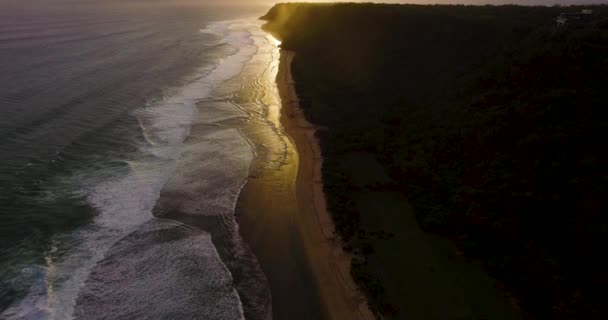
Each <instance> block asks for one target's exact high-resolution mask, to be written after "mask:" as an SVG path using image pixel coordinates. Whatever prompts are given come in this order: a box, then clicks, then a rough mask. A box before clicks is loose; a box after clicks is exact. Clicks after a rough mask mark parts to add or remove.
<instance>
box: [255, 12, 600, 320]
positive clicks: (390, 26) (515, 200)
mask: <svg viewBox="0 0 608 320" xmlns="http://www.w3.org/2000/svg"><path fill="white" fill-rule="evenodd" d="M582 9H592V10H594V15H596V16H595V17H594V19H592V21H589V22H588V23H584V24H582V25H576V27H567V28H557V27H556V25H555V21H556V18H557V17H558V16H559V15H560V14H561V13H563V12H580V11H581V10H582ZM607 14H608V7H606V6H594V7H521V6H498V7H496V6H418V5H374V4H339V5H308V4H288V5H277V6H275V7H274V8H272V9H271V10H270V12H269V13H268V14H267V15H266V16H265V17H263V19H265V20H268V24H267V25H266V28H267V29H268V30H270V31H271V32H273V33H275V34H278V35H279V36H280V37H281V38H282V40H283V44H282V46H283V48H285V49H289V50H293V51H295V52H296V53H297V56H296V59H295V60H294V64H293V72H294V77H295V80H296V82H297V84H296V86H297V91H298V95H299V98H300V99H301V103H300V104H301V107H302V108H303V109H304V112H305V114H306V116H307V118H308V119H309V120H310V121H311V122H313V123H314V124H316V125H318V126H320V127H322V128H324V129H323V130H320V131H319V132H318V136H319V138H320V141H321V145H322V151H323V155H324V158H325V160H324V167H323V174H324V183H325V192H326V194H327V201H328V206H329V208H330V209H331V211H332V214H333V215H334V220H335V222H336V225H337V229H338V232H339V234H340V235H341V236H342V237H343V238H344V239H345V240H346V241H347V244H346V245H345V249H346V250H351V251H354V252H355V253H356V254H357V257H356V258H355V259H354V260H353V264H352V267H353V268H352V274H353V276H354V278H355V280H357V281H358V283H359V285H360V286H361V287H362V288H363V289H364V290H365V291H366V292H367V294H368V297H369V299H370V304H371V306H372V308H373V309H374V310H375V311H376V312H378V313H382V314H384V315H385V316H388V317H389V318H407V317H408V316H410V315H411V316H412V317H413V318H425V319H432V318H442V319H446V315H442V314H441V312H435V311H433V310H430V309H433V308H432V307H437V308H441V307H442V306H444V305H443V303H444V302H443V300H442V299H444V300H445V301H448V300H449V301H450V302H449V304H450V305H449V306H448V307H446V308H453V309H450V310H456V311H455V313H452V314H451V315H450V316H451V317H456V316H457V315H459V316H462V317H464V318H467V319H469V318H479V319H482V318H489V319H495V318H496V316H495V315H501V316H503V315H504V316H506V315H507V313H504V312H503V311H501V310H502V309H501V308H502V307H499V306H496V307H491V306H489V304H488V303H486V302H487V301H489V300H488V299H490V300H491V299H493V298H492V297H483V295H482V294H480V293H481V292H482V291H480V290H481V289H479V288H482V287H484V288H485V287H488V286H489V287H492V288H493V289H494V291H498V292H499V294H500V295H501V296H502V299H503V300H504V301H507V304H508V305H510V310H512V311H513V310H515V312H514V313H515V314H516V315H515V317H516V316H517V314H519V316H524V317H530V318H534V317H536V318H540V319H548V318H551V319H599V318H604V317H605V313H606V312H605V310H604V307H603V305H604V304H605V301H604V300H603V299H602V297H603V296H604V295H603V294H602V292H603V288H605V287H606V286H608V277H606V272H605V270H606V269H607V267H608V259H607V257H606V254H605V253H604V252H605V249H604V245H603V244H604V243H606V242H607V241H608V239H607V232H608V219H607V217H606V212H607V211H606V209H607V206H606V204H607V203H606V198H607V197H606V190H607V189H608V172H607V169H606V166H605V163H607V162H608V161H607V160H608V154H607V153H606V148H605V140H604V139H603V138H602V137H603V136H604V134H605V133H604V131H605V128H606V127H608V121H607V113H608V111H607V108H606V107H607V106H608V91H607V90H606V88H607V87H608V60H606V57H608V21H607V20H606V15H607ZM374 163H375V164H374ZM410 205H411V207H410ZM418 226H420V228H422V229H423V230H425V232H430V233H425V232H422V231H420V228H419V227H418ZM436 235H441V236H442V237H441V238H437V236H436ZM445 239H450V240H451V241H447V240H445ZM417 244H419V245H417ZM463 255H464V256H463ZM415 259H417V260H415ZM467 260H470V261H473V262H472V263H469V266H471V265H472V266H473V267H466V268H465V269H462V270H471V268H474V267H479V268H480V270H481V268H482V267H483V269H485V270H487V271H488V272H489V273H490V274H491V275H492V276H493V277H495V279H496V280H495V281H494V280H491V281H490V280H488V278H485V277H483V276H476V275H472V274H471V275H467V274H466V273H467V272H468V271H462V272H460V271H459V272H456V273H453V271H454V270H460V269H458V268H460V266H462V263H466V261H467ZM412 261H424V262H420V263H412ZM459 261H464V262H462V263H461V262H459ZM475 261H478V262H479V264H478V265H476V264H475V263H474V262H475ZM452 264H454V265H452ZM409 274H418V275H422V276H421V277H419V278H418V279H420V280H419V282H416V281H415V279H412V277H411V276H409V277H408V276H407V275H409ZM433 274H438V276H433ZM476 281H479V282H476ZM488 281H490V282H488ZM473 283H480V284H479V285H471V284H473ZM425 284H429V286H427V287H428V288H427V287H425ZM448 287H449V288H451V289H446V290H447V291H444V292H442V293H440V292H438V291H434V290H440V289H441V288H448ZM469 287H470V288H469ZM412 288H414V289H412ZM425 288H427V289H425ZM496 288H498V290H496ZM478 289H479V290H478ZM416 290H418V291H416ZM424 290H427V291H428V292H426V291H424ZM450 290H452V291H450ZM488 290H490V289H488ZM460 292H464V293H465V295H466V296H465V297H460V298H458V299H462V300H458V299H455V300H454V299H451V298H450V297H453V296H457V294H456V293H460ZM488 292H489V291H488ZM451 294H453V295H451ZM433 295H436V300H435V301H431V299H430V298H429V297H433ZM427 298H429V299H428V300H425V299H427ZM486 298H487V299H486ZM492 301H493V300H492ZM446 303H448V302H446ZM416 316H418V317H416ZM450 316H447V318H450Z"/></svg>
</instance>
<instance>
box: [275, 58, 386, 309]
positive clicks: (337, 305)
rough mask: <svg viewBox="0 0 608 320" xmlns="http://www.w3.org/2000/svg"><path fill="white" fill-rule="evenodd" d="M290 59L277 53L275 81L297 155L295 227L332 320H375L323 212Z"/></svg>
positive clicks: (309, 130) (315, 148)
mask: <svg viewBox="0 0 608 320" xmlns="http://www.w3.org/2000/svg"><path fill="white" fill-rule="evenodd" d="M294 57H295V52H292V51H288V50H281V56H280V62H279V71H278V74H277V79H276V82H277V88H278V90H279V95H280V97H281V101H282V108H281V124H282V126H283V129H284V130H285V132H286V133H287V135H288V137H289V138H290V139H291V141H292V142H293V144H294V145H295V148H296V150H297V158H298V168H297V176H296V181H295V184H296V198H297V206H298V214H297V222H298V226H299V227H300V230H301V233H302V238H303V241H304V245H305V248H306V253H307V255H308V258H309V260H310V263H311V268H312V271H313V273H314V276H315V277H316V282H317V284H318V289H319V294H320V296H321V297H320V298H321V300H322V304H323V305H324V306H325V309H326V312H327V314H328V316H329V318H330V319H375V317H374V316H373V314H372V312H371V311H370V310H369V308H368V306H367V299H366V298H365V296H364V295H363V293H362V292H361V290H359V288H358V287H357V285H356V284H355V282H354V281H353V279H352V276H351V275H350V261H351V256H350V255H349V254H347V253H346V252H345V251H344V250H343V249H342V245H341V243H340V240H339V238H337V237H336V235H335V233H334V224H333V220H332V217H331V215H330V213H329V212H328V211H327V208H326V202H325V195H324V193H323V180H322V175H321V168H322V164H323V158H322V156H321V149H320V146H319V143H318V141H317V138H316V136H315V131H316V129H315V127H314V126H313V125H312V124H311V123H309V122H308V121H307V120H306V118H305V116H304V114H303V113H302V110H301V109H300V107H299V103H298V97H297V94H296V90H295V86H294V80H293V78H292V73H291V63H292V61H293V59H294Z"/></svg>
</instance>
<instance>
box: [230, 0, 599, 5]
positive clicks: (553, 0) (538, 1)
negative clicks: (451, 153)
mask: <svg viewBox="0 0 608 320" xmlns="http://www.w3.org/2000/svg"><path fill="white" fill-rule="evenodd" d="M224 1H226V0H224ZM258 1H260V2H262V3H268V4H270V5H271V4H273V3H276V2H277V1H272V0H258ZM251 2H253V1H251ZM278 2H282V1H278ZM285 2H289V1H285ZM303 2H336V1H331V0H328V1H324V0H312V1H303ZM340 2H342V1H340ZM344 2H385V3H416V4H434V3H437V4H524V5H555V4H560V5H569V4H590V3H594V4H608V0H385V1H370V0H353V1H344Z"/></svg>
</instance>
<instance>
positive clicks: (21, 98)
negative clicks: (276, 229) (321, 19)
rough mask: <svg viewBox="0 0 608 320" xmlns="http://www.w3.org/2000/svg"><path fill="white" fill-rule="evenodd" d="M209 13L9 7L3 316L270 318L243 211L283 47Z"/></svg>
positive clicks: (0, 56) (0, 180)
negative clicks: (255, 131) (252, 132)
mask: <svg viewBox="0 0 608 320" xmlns="http://www.w3.org/2000/svg"><path fill="white" fill-rule="evenodd" d="M193 3H195V2H193ZM193 3H189V4H184V3H182V4H172V2H162V1H122V2H120V1H88V0H76V1H60V0H50V1H40V0H38V1H36V0H32V1H0V137H1V138H0V215H1V219H2V220H1V221H2V222H0V319H105V318H107V317H108V316H109V315H111V317H110V318H112V319H141V318H146V319H160V318H164V319H243V318H244V317H247V319H269V318H270V317H271V314H272V310H271V295H270V291H269V289H268V284H267V280H266V277H265V275H264V274H263V273H262V271H261V268H260V266H259V264H258V263H257V260H256V258H255V256H254V255H253V254H252V253H251V251H250V250H249V248H248V247H247V245H246V244H245V243H244V242H243V240H242V239H241V236H240V235H239V226H238V224H237V222H236V218H235V205H236V201H237V198H238V196H239V192H240V191H241V188H242V187H243V185H244V183H245V182H246V181H247V177H248V175H249V174H250V166H251V163H252V161H253V159H254V158H255V157H256V156H257V155H258V153H259V152H260V151H259V150H258V149H259V148H258V147H256V146H255V145H254V143H252V142H251V141H250V139H249V138H248V137H247V136H246V135H245V134H244V133H243V132H244V131H243V130H242V128H243V127H244V126H247V125H248V123H251V122H252V121H253V122H255V121H257V120H255V119H260V118H263V115H264V112H265V108H266V106H265V105H264V103H263V101H262V100H263V96H264V94H262V93H263V92H262V93H260V92H257V94H251V92H244V91H245V90H251V89H250V88H249V87H247V86H245V85H242V84H247V83H249V84H252V83H253V84H256V85H257V88H258V89H257V90H262V91H263V90H269V89H268V88H269V86H270V85H271V83H270V82H269V81H271V80H272V77H271V76H269V72H270V73H272V72H276V70H275V69H276V65H274V64H270V63H266V61H267V60H269V59H270V58H272V59H278V56H277V53H278V49H277V48H276V43H275V42H274V41H273V39H272V38H271V37H270V36H268V35H267V34H265V33H264V32H263V31H261V29H260V26H261V22H259V21H258V20H257V19H256V17H257V16H260V15H261V14H262V13H263V12H264V8H243V7H238V9H237V7H212V6H204V5H195V4H193ZM262 55H263V56H262ZM248 66H249V67H248ZM246 67H248V68H249V69H250V72H247V73H243V72H242V71H243V70H244V68H246ZM269 68H273V69H272V70H269ZM235 79H236V80H235ZM261 81H266V83H265V84H260V82H261ZM260 88H261V89H260ZM272 94H274V93H272ZM245 97H249V98H245ZM262 152H263V151H262Z"/></svg>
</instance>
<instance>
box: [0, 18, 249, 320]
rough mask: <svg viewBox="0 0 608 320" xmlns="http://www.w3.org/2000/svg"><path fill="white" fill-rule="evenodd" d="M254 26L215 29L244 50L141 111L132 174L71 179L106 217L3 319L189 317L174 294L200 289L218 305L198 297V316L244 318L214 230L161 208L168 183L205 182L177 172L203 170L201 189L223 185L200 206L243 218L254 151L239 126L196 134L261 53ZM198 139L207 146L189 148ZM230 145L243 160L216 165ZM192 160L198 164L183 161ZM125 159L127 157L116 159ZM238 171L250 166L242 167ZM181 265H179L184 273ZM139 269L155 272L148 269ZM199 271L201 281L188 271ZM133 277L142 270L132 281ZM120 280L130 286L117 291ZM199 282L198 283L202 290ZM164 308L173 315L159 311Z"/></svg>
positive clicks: (72, 240) (112, 170)
mask: <svg viewBox="0 0 608 320" xmlns="http://www.w3.org/2000/svg"><path fill="white" fill-rule="evenodd" d="M254 25H255V23H251V22H239V23H236V22H235V21H228V22H218V23H214V24H211V25H210V26H208V27H207V29H209V30H221V32H223V34H221V36H222V37H223V38H222V40H221V41H222V42H223V43H224V44H225V45H228V46H231V47H232V48H234V50H233V51H232V52H231V53H232V54H230V55H228V56H226V57H224V58H223V59H220V60H219V61H217V62H216V63H215V64H213V65H211V66H205V67H202V68H200V69H199V70H197V72H195V73H194V74H193V75H192V76H191V77H190V78H189V80H188V81H185V83H186V84H185V85H184V86H182V87H180V88H175V89H173V90H172V93H171V94H170V95H166V97H165V98H163V99H161V100H159V101H155V102H154V103H151V104H149V105H148V106H146V107H144V108H141V109H138V110H136V111H135V112H133V116H134V117H135V118H136V119H137V120H138V125H139V127H140V128H141V130H142V136H144V137H145V139H144V143H143V144H142V145H141V146H139V148H138V151H137V152H136V154H135V155H130V156H129V157H128V160H125V163H127V164H128V165H127V166H126V167H125V168H124V169H122V170H116V167H115V166H109V167H107V168H101V169H100V168H94V171H87V170H84V171H83V172H78V173H75V174H74V176H73V177H71V179H72V180H73V181H74V183H75V184H76V185H78V186H79V187H77V188H74V189H75V190H74V191H73V192H74V196H75V197H82V198H84V199H86V201H87V202H88V203H89V205H90V206H92V207H93V208H95V210H96V211H97V214H96V216H95V217H94V219H93V221H92V222H91V223H90V224H89V225H87V226H85V227H82V228H80V229H78V230H76V231H75V232H72V233H69V234H63V235H57V236H56V237H55V238H54V240H53V241H56V242H57V243H60V244H61V245H60V246H61V247H62V248H67V249H66V251H65V252H61V253H57V252H52V251H51V252H48V254H47V257H46V265H45V266H44V267H37V268H36V270H38V271H37V272H36V274H35V277H36V279H37V280H36V281H35V282H34V285H33V286H32V287H31V288H30V292H29V294H28V295H27V296H26V297H25V298H24V299H22V300H21V301H19V302H17V303H16V304H13V305H12V306H11V307H9V308H8V309H7V310H5V311H4V312H3V313H2V314H1V315H0V318H1V319H71V318H74V317H76V318H85V319H92V317H94V316H95V315H96V314H97V315H98V316H99V315H100V314H98V313H91V312H99V310H100V309H98V308H100V307H99V306H101V305H103V303H106V302H107V303H110V301H115V300H113V299H120V301H123V302H124V304H114V305H112V308H114V309H111V310H115V311H116V312H117V314H120V312H127V311H128V310H127V309H120V308H129V307H132V306H133V303H142V301H141V300H139V299H149V300H146V301H147V303H148V304H149V305H150V306H151V308H150V309H149V310H148V311H150V312H151V311H154V312H156V313H151V314H150V315H152V316H158V314H159V312H160V313H163V312H169V313H170V314H167V315H169V316H170V315H175V316H177V317H178V318H184V317H181V316H179V314H180V313H179V312H180V311H179V310H176V309H174V308H172V307H171V305H169V304H167V303H168V302H167V301H169V300H170V298H171V297H173V298H174V299H180V298H179V297H182V298H183V299H186V300H187V299H192V297H193V296H192V294H194V293H197V294H200V296H198V297H199V298H204V297H207V298H208V299H209V300H208V301H207V300H202V301H198V306H199V308H198V309H197V311H200V312H202V313H203V314H204V313H206V312H208V313H209V316H204V317H206V318H209V319H235V310H236V315H238V317H240V318H242V305H241V302H240V299H239V297H238V294H237V293H236V291H235V289H234V285H233V284H232V278H231V275H230V272H229V271H228V269H226V267H225V266H224V265H223V262H222V261H221V259H219V258H218V254H217V251H216V248H215V247H214V244H213V243H212V242H211V238H210V236H209V234H210V232H208V231H201V228H198V231H196V232H195V231H192V230H191V229H188V228H186V229H188V230H187V231H184V230H186V229H183V228H182V227H180V226H182V224H181V223H177V222H172V221H165V220H158V219H155V218H154V216H153V215H152V210H153V208H155V206H157V205H158V200H159V198H160V197H161V194H163V192H165V193H166V192H167V190H166V189H167V184H168V183H170V184H171V185H172V186H173V187H175V186H176V185H179V189H180V190H184V189H186V188H189V187H192V183H196V181H194V180H188V181H185V180H183V179H179V178H178V179H176V178H175V176H176V172H178V173H181V174H180V176H182V177H183V176H184V175H183V174H184V172H183V170H184V168H192V167H195V168H208V169H209V168H211V169H212V170H211V171H207V172H200V174H202V175H205V176H207V178H206V179H200V183H202V184H199V186H201V185H203V184H205V183H206V185H205V186H207V187H209V188H208V189H213V188H215V191H214V192H210V193H207V194H199V196H200V197H202V199H203V200H202V201H200V202H198V203H199V204H200V203H204V204H205V207H204V208H203V207H200V205H199V207H197V208H198V209H204V210H200V211H201V212H202V211H204V214H206V215H211V216H213V215H218V216H221V215H226V214H227V212H229V213H230V214H233V211H234V206H235V203H236V198H237V197H238V193H239V192H240V188H241V187H242V184H243V182H244V180H245V179H246V176H247V170H248V166H249V164H250V162H251V158H252V157H253V155H252V150H251V146H250V145H249V143H248V142H247V141H245V140H244V139H243V137H242V135H241V134H240V133H239V132H236V131H235V129H224V128H221V129H218V130H215V131H213V132H206V133H205V134H204V135H199V136H198V137H195V138H193V137H189V135H190V134H191V130H192V128H193V127H195V126H196V125H197V123H203V124H205V123H208V122H209V119H207V120H205V119H201V114H200V112H199V110H198V109H197V103H199V102H200V101H201V100H203V99H206V98H209V97H210V94H211V93H212V91H213V89H215V88H216V87H217V86H219V85H220V84H221V83H223V82H225V81H227V80H230V79H232V78H233V77H236V76H238V75H239V74H240V73H241V71H242V70H243V68H244V66H245V64H246V63H247V61H249V60H250V59H251V58H252V57H253V55H254V54H255V53H256V52H257V46H256V45H255V44H254V42H253V40H252V39H251V33H250V32H249V30H248V28H252V27H253V26H254ZM218 35H219V34H218ZM241 116H243V115H242V114H238V115H236V117H241ZM210 118H211V117H210ZM225 118H226V117H224V119H225ZM188 139H191V140H192V139H194V140H196V141H197V142H196V143H192V141H189V142H186V140H188ZM197 139H198V140H197ZM222 149H224V150H233V151H236V152H237V153H238V155H237V156H230V157H229V158H225V157H219V158H216V159H215V160H214V158H213V157H214V156H216V155H217V154H218V152H221V150H222ZM197 158H198V159H199V160H200V161H198V162H197V161H196V159H197ZM184 159H188V161H186V162H183V160H184ZM218 159H225V160H226V159H227V160H230V161H219V160H218ZM117 160H120V159H115V160H113V161H117ZM180 161H181V163H180ZM235 167H240V168H243V170H234V168H235ZM180 170H181V171H180ZM188 170H189V169H188ZM186 173H187V172H186ZM222 179H224V180H222ZM189 183H190V184H189ZM222 183H223V184H222ZM195 189H196V188H195ZM226 195H228V196H226ZM230 219H232V220H230ZM228 220H230V222H229V224H235V222H234V220H233V217H232V218H228ZM159 234H164V235H166V234H174V236H171V237H178V238H179V239H173V240H171V241H165V240H166V239H165V238H163V237H164V236H159ZM175 234H177V235H178V236H175ZM152 235H154V236H152ZM156 236H158V237H160V238H154V237H156ZM235 237H238V228H232V229H230V232H229V238H231V239H232V240H231V241H233V244H232V246H234V247H238V246H239V245H240V244H238V243H240V241H241V240H240V239H236V238H235ZM146 239H148V240H149V241H146ZM239 250H240V249H239ZM253 260H255V259H253ZM182 263H183V264H182ZM176 266H177V267H178V269H174V267H176ZM139 267H145V268H144V269H143V270H138V268H139ZM189 269H192V270H191V271H192V272H191V273H192V274H191V275H190V274H188V273H187V272H186V271H184V270H189ZM120 270H122V271H120ZM180 270H181V271H180ZM133 271H137V272H136V273H135V274H132V276H129V277H126V278H125V277H124V276H125V275H127V274H130V273H131V272H133ZM116 272H122V273H116ZM135 276H139V277H141V278H140V279H139V280H138V281H135V280H137V279H136V278H132V277H135ZM121 279H122V280H121ZM119 280H120V281H122V282H120V281H119ZM116 281H118V282H120V283H122V284H121V285H120V286H113V285H112V284H115V283H116ZM193 281H195V282H196V285H192V283H193ZM205 281H206V282H205ZM188 284H190V286H188ZM199 285H200V287H199ZM143 293H145V294H143ZM92 299H93V300H95V301H92ZM99 299H101V300H99ZM104 299H105V300H104ZM167 299H168V300H167ZM183 299H182V300H181V301H182V302H183V301H185V300H183ZM194 300H196V299H194ZM150 303H153V305H152V304H150ZM195 304H196V303H195V302H194V301H193V302H192V303H191V305H195ZM109 306H110V305H105V307H109ZM160 306H164V309H158V310H157V309H155V308H157V307H158V308H160ZM105 307H104V308H105ZM116 308H119V309H120V310H119V309H116ZM201 308H202V309H201ZM125 310H126V311H125ZM140 311H141V312H144V313H145V312H146V310H140ZM104 312H106V311H104ZM200 316H203V315H202V314H197V317H200ZM186 318H187V317H186Z"/></svg>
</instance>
